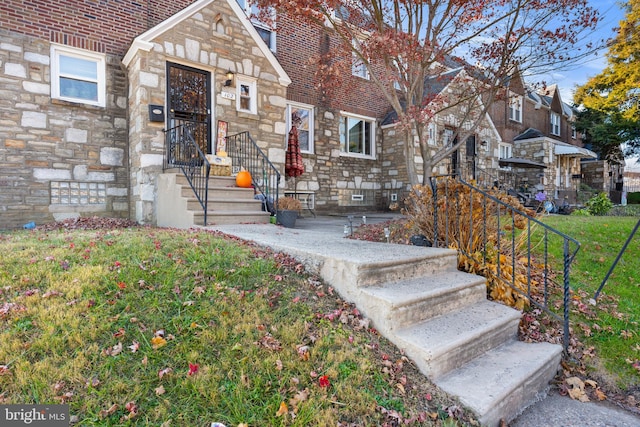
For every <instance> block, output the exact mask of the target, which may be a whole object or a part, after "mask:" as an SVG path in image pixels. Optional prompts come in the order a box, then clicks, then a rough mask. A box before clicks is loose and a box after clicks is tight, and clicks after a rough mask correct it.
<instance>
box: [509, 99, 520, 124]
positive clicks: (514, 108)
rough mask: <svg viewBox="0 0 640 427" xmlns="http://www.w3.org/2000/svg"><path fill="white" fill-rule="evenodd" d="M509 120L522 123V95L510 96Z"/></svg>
mask: <svg viewBox="0 0 640 427" xmlns="http://www.w3.org/2000/svg"><path fill="white" fill-rule="evenodd" d="M509 120H513V121H514V122H518V123H522V96H520V95H511V97H510V98H509Z"/></svg>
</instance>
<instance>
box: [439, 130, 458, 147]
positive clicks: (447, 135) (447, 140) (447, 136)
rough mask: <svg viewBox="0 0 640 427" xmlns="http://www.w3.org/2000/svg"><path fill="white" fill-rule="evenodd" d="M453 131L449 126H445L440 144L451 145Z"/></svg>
mask: <svg viewBox="0 0 640 427" xmlns="http://www.w3.org/2000/svg"><path fill="white" fill-rule="evenodd" d="M454 133H455V131H454V130H453V129H451V128H445V129H444V131H443V132H442V146H443V147H451V146H452V145H453V134H454Z"/></svg>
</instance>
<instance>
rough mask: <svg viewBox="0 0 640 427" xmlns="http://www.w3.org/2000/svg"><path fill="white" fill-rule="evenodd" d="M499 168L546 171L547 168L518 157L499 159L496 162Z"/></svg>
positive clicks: (541, 164)
mask: <svg viewBox="0 0 640 427" xmlns="http://www.w3.org/2000/svg"><path fill="white" fill-rule="evenodd" d="M498 163H499V164H500V166H502V167H509V166H513V167H516V168H527V169H546V168H547V166H546V165H544V164H543V163H539V162H535V161H533V160H529V159H521V158H519V157H509V158H507V159H500V160H499V161H498Z"/></svg>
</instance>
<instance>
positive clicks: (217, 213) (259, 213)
mask: <svg viewBox="0 0 640 427" xmlns="http://www.w3.org/2000/svg"><path fill="white" fill-rule="evenodd" d="M194 215H196V216H204V212H194ZM212 215H213V216H234V215H236V216H254V215H255V216H271V214H270V213H269V212H264V211H235V210H234V211H212V210H208V211H207V216H212Z"/></svg>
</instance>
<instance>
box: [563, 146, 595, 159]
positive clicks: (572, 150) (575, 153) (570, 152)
mask: <svg viewBox="0 0 640 427" xmlns="http://www.w3.org/2000/svg"><path fill="white" fill-rule="evenodd" d="M553 152H554V153H555V155H556V156H569V157H591V158H593V159H596V158H598V155H597V154H596V153H594V152H593V151H591V150H587V149H586V148H582V147H576V146H575V145H571V144H564V143H559V142H556V144H555V147H554V149H553Z"/></svg>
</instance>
